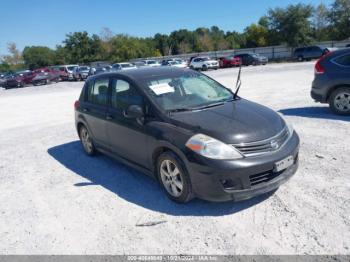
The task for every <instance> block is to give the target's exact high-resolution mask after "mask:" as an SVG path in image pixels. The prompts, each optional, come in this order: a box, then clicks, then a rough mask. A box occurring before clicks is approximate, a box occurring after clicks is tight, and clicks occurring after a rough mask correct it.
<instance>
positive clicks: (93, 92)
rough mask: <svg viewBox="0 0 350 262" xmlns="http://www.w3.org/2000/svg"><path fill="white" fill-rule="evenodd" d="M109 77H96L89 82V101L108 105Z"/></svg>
mask: <svg viewBox="0 0 350 262" xmlns="http://www.w3.org/2000/svg"><path fill="white" fill-rule="evenodd" d="M108 83H109V79H108V78H103V79H96V80H95V81H91V82H90V83H89V84H88V95H87V101H89V102H91V103H93V104H97V105H107V101H108Z"/></svg>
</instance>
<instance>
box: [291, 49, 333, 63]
mask: <svg viewBox="0 0 350 262" xmlns="http://www.w3.org/2000/svg"><path fill="white" fill-rule="evenodd" d="M325 52H327V48H322V47H319V46H306V47H299V48H296V49H295V50H294V53H293V59H296V60H298V61H304V60H311V59H316V58H319V57H321V56H322V55H323V54H325Z"/></svg>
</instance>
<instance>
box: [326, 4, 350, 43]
mask: <svg viewBox="0 0 350 262" xmlns="http://www.w3.org/2000/svg"><path fill="white" fill-rule="evenodd" d="M328 19H329V21H330V24H331V37H332V38H333V40H343V39H346V38H350V1H349V0H335V1H334V3H333V4H332V5H331V9H330V12H329V15H328Z"/></svg>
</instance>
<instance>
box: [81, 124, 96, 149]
mask: <svg viewBox="0 0 350 262" xmlns="http://www.w3.org/2000/svg"><path fill="white" fill-rule="evenodd" d="M79 137H80V141H81V144H82V145H83V148H84V151H85V153H86V154H88V155H89V156H92V155H94V154H95V153H96V149H95V147H94V144H93V142H92V138H91V136H90V133H89V131H88V130H87V128H86V127H85V126H81V127H80V128H79Z"/></svg>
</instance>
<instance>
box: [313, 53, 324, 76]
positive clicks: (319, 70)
mask: <svg viewBox="0 0 350 262" xmlns="http://www.w3.org/2000/svg"><path fill="white" fill-rule="evenodd" d="M322 59H323V57H322V58H320V59H318V60H317V62H316V64H315V74H323V73H324V72H325V69H324V67H323V66H322V65H321V61H322Z"/></svg>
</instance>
